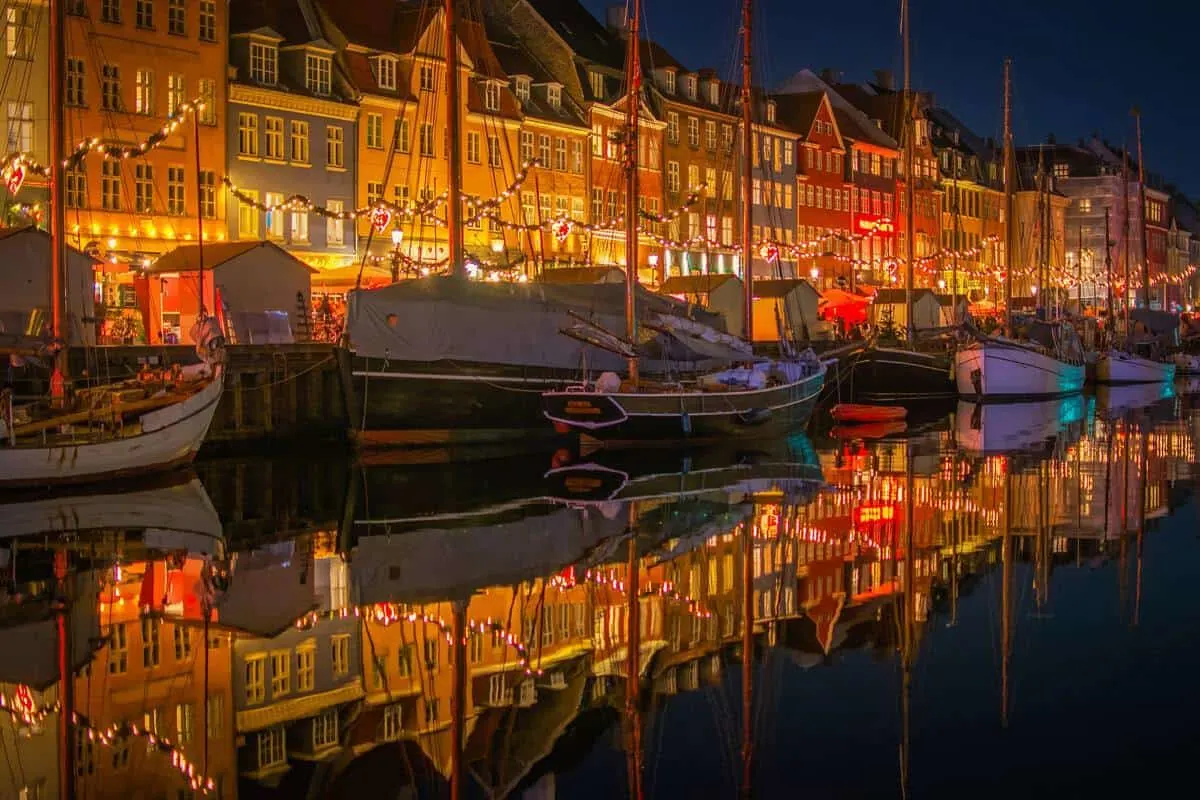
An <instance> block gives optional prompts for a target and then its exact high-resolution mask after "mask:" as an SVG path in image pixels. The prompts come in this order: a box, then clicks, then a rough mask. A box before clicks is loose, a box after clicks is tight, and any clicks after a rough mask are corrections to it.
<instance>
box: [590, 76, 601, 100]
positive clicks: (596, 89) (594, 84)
mask: <svg viewBox="0 0 1200 800" xmlns="http://www.w3.org/2000/svg"><path fill="white" fill-rule="evenodd" d="M588 86H589V87H591V90H592V96H593V97H595V98H597V99H599V100H603V99H604V75H603V74H602V73H600V72H598V71H597V70H594V69H592V70H588Z"/></svg>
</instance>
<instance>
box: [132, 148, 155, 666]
mask: <svg viewBox="0 0 1200 800" xmlns="http://www.w3.org/2000/svg"><path fill="white" fill-rule="evenodd" d="M139 166H144V167H149V166H150V165H149V164H141V165H139ZM143 174H144V173H142V172H140V171H139V172H138V173H137V176H138V177H137V183H138V185H139V189H138V191H139V193H140V191H141V188H140V186H141V183H142V180H143V178H142V175H143ZM138 210H139V211H140V210H141V209H140V208H139V209H138ZM159 660H160V653H159V649H158V620H156V619H151V618H150V617H147V618H145V619H143V620H142V666H143V667H146V668H151V667H157V666H158V664H159Z"/></svg>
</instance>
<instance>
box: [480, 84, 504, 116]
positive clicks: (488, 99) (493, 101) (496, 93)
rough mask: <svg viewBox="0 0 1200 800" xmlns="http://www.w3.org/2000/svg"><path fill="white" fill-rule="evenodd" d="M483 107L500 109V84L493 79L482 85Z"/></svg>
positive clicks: (490, 109) (489, 109)
mask: <svg viewBox="0 0 1200 800" xmlns="http://www.w3.org/2000/svg"><path fill="white" fill-rule="evenodd" d="M483 107H484V108H485V109H487V110H488V111H499V110H500V84H498V83H496V82H495V81H488V82H487V83H485V84H484V85H483Z"/></svg>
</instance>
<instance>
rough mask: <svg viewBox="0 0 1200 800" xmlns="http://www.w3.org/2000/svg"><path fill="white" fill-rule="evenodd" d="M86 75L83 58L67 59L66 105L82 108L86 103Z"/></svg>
mask: <svg viewBox="0 0 1200 800" xmlns="http://www.w3.org/2000/svg"><path fill="white" fill-rule="evenodd" d="M84 85H85V84H84V73H83V59H82V58H68V59H67V91H66V95H67V96H66V103H67V105H69V106H82V105H84V104H85V102H86V99H85V98H86V97H87V95H86V94H84V88H83V87H84Z"/></svg>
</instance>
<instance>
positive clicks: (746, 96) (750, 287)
mask: <svg viewBox="0 0 1200 800" xmlns="http://www.w3.org/2000/svg"><path fill="white" fill-rule="evenodd" d="M752 5H753V0H742V261H743V264H742V281H743V283H744V286H743V288H744V289H745V292H746V294H745V308H744V312H743V313H744V315H745V318H746V322H745V326H744V328H743V330H744V331H745V335H746V341H747V342H750V343H751V345H753V344H754V269H753V265H754V242H753V241H751V239H750V230H751V225H752V223H753V216H752V214H753V210H752V208H751V205H750V200H751V189H752V186H753V182H754V176H753V175H752V174H751V173H750V167H751V165H752V164H753V163H754V135H753V132H752V130H751V126H752V124H753V122H754V113H753V106H752V105H751V102H752V100H753V96H754V95H753V92H752V91H751V85H752V81H753V78H754V70H753V63H752V62H751V60H750V53H751V37H750V23H751V11H752V8H751V6H752Z"/></svg>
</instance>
